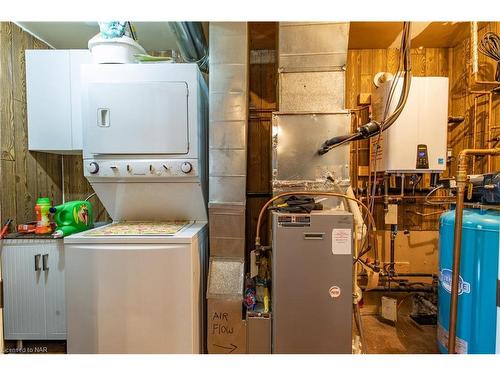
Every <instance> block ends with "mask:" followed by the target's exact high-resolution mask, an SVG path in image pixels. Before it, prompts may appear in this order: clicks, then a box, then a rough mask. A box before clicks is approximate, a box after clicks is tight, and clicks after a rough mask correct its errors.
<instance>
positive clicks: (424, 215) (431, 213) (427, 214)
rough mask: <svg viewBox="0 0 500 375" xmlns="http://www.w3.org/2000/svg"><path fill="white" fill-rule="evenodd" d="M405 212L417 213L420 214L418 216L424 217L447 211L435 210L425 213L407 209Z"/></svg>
mask: <svg viewBox="0 0 500 375" xmlns="http://www.w3.org/2000/svg"><path fill="white" fill-rule="evenodd" d="M405 212H408V213H410V214H415V215H418V216H422V217H427V216H433V215H439V214H442V213H443V212H446V210H443V211H435V212H428V213H425V214H424V213H423V212H418V211H412V210H406V211H405Z"/></svg>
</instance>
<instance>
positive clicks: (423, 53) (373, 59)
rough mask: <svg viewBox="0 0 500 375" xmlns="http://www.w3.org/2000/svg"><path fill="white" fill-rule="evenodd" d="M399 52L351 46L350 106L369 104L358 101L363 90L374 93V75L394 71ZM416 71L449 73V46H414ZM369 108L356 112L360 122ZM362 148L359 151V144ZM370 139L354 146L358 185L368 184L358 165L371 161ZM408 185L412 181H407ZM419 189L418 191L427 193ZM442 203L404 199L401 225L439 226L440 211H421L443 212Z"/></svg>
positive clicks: (353, 176) (381, 215) (354, 174)
mask: <svg viewBox="0 0 500 375" xmlns="http://www.w3.org/2000/svg"><path fill="white" fill-rule="evenodd" d="M398 55H399V52H398V50H396V49H363V50H349V51H348V59H347V70H346V107H347V108H349V109H359V108H361V107H365V106H363V105H360V104H359V102H358V99H359V95H360V94H373V93H374V91H375V89H376V88H375V85H374V83H373V77H374V76H375V74H376V73H378V72H391V73H394V72H395V71H396V70H397V67H398ZM411 62H412V74H413V75H414V76H417V77H420V76H439V77H449V75H450V72H451V69H450V51H449V49H448V48H417V49H412V50H411ZM367 112H368V109H365V110H363V111H361V112H356V113H357V115H358V116H359V117H361V121H360V123H365V122H366V121H367V120H368V113H367ZM358 147H359V151H358V152H356V148H358ZM368 147H369V144H368V141H359V142H357V143H356V144H353V146H352V147H351V153H352V157H351V166H352V168H351V172H352V173H351V180H352V181H353V185H355V186H356V185H357V187H358V188H361V189H366V188H367V186H368V185H367V178H366V177H365V178H359V177H358V171H359V170H358V167H359V166H364V167H367V166H368V164H369V150H368ZM428 185H429V181H428V180H426V179H424V181H422V182H421V183H420V184H419V186H420V187H427V186H428ZM406 186H408V183H406ZM423 194H426V192H425V193H421V192H419V191H418V189H417V192H416V195H417V196H418V195H423ZM439 211H440V209H439V207H437V208H436V207H427V206H424V205H423V204H421V203H417V202H416V201H404V202H403V203H402V204H401V205H400V208H399V210H398V213H399V222H400V226H401V229H408V230H437V229H438V222H437V218H438V217H439V215H431V216H425V217H424V216H420V215H418V214H417V213H425V214H429V213H432V212H439ZM375 214H376V221H377V227H379V228H381V229H382V228H384V212H383V210H382V206H381V204H377V206H376V212H375Z"/></svg>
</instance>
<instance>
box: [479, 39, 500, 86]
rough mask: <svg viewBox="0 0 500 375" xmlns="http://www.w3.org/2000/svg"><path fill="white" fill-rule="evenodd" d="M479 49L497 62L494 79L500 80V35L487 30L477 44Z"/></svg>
mask: <svg viewBox="0 0 500 375" xmlns="http://www.w3.org/2000/svg"><path fill="white" fill-rule="evenodd" d="M478 49H479V51H480V52H481V53H482V54H483V55H486V56H488V57H489V58H491V59H493V60H495V61H496V63H497V69H496V73H495V81H500V37H499V36H498V35H497V34H495V33H492V32H487V33H486V34H484V36H483V37H482V38H481V41H480V42H479V45H478Z"/></svg>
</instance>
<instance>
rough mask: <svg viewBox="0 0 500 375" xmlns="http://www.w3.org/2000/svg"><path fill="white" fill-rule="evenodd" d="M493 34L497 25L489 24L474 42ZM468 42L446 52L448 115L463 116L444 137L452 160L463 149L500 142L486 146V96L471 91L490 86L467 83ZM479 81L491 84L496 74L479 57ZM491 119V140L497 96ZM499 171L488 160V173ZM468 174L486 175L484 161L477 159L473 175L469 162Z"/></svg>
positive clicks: (499, 110) (499, 105)
mask: <svg viewBox="0 0 500 375" xmlns="http://www.w3.org/2000/svg"><path fill="white" fill-rule="evenodd" d="M488 31H491V32H494V33H496V34H498V35H500V22H489V23H488V24H487V25H486V26H485V27H484V28H482V29H480V30H479V32H478V38H479V39H481V38H482V36H483V35H484V34H485V33H486V32H488ZM470 44H471V40H470V37H467V38H466V39H465V40H463V41H462V42H460V43H459V44H458V45H456V46H454V47H453V48H450V68H451V74H450V113H452V114H453V115H456V116H464V117H465V121H464V122H463V123H462V124H459V125H456V126H453V127H452V128H450V131H449V134H448V142H449V146H450V147H451V148H452V149H453V155H454V156H455V157H456V156H457V155H458V153H459V152H460V151H461V150H462V149H464V148H488V147H499V145H500V142H498V141H497V142H488V140H489V139H490V136H488V134H487V133H486V123H487V121H488V96H487V95H476V94H473V93H471V92H470V91H471V90H474V91H475V90H478V91H482V90H488V89H491V88H493V87H494V86H492V85H475V84H474V82H473V80H472V79H470V78H471V77H470V76H469V72H470V71H471V61H472V60H471V49H470ZM478 56H479V75H478V78H479V80H483V81H485V80H487V81H493V80H494V76H495V70H496V63H495V62H494V61H493V60H492V59H490V58H488V57H486V56H485V55H483V54H481V53H479V54H478ZM476 96H477V110H476V114H474V98H475V97H476ZM492 109H493V110H492V116H491V120H490V122H491V124H492V126H493V127H496V129H493V131H492V134H491V137H493V138H494V137H497V136H499V135H500V124H499V123H498V121H499V120H500V95H499V94H494V95H493V97H492ZM474 118H475V119H476V120H475V121H476V137H475V138H476V142H475V144H474V142H473V139H474ZM498 170H500V157H498V156H497V157H493V158H492V171H498ZM454 171H456V159H453V160H452V163H451V173H452V174H453V173H454ZM468 172H469V173H486V172H488V170H487V158H477V159H476V163H475V168H474V171H473V170H472V162H470V163H469V170H468Z"/></svg>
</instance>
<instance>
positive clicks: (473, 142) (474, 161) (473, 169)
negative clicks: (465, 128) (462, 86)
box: [472, 96, 477, 174]
mask: <svg viewBox="0 0 500 375" xmlns="http://www.w3.org/2000/svg"><path fill="white" fill-rule="evenodd" d="M476 125H477V96H475V97H474V117H473V128H472V148H476V132H477V128H476ZM475 171H476V158H474V157H473V158H472V174H475V173H476V172H475Z"/></svg>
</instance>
